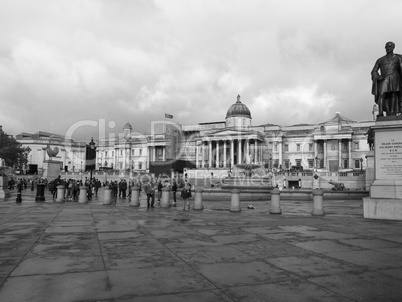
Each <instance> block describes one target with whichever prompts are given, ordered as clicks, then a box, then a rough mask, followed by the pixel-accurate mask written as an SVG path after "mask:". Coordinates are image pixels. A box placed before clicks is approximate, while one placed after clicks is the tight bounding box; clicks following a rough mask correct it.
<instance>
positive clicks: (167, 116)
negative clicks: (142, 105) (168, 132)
mask: <svg viewBox="0 0 402 302" xmlns="http://www.w3.org/2000/svg"><path fill="white" fill-rule="evenodd" d="M165 118H173V115H171V114H167V113H165Z"/></svg>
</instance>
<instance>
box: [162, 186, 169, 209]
mask: <svg viewBox="0 0 402 302" xmlns="http://www.w3.org/2000/svg"><path fill="white" fill-rule="evenodd" d="M169 196H170V188H169V187H163V188H162V197H161V202H160V206H161V208H170V206H171V204H170V202H169Z"/></svg>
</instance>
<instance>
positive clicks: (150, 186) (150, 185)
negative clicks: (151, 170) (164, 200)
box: [144, 179, 155, 209]
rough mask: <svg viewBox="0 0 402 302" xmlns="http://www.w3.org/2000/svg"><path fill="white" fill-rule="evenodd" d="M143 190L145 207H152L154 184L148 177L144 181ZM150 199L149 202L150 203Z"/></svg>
mask: <svg viewBox="0 0 402 302" xmlns="http://www.w3.org/2000/svg"><path fill="white" fill-rule="evenodd" d="M144 191H145V193H146V194H147V208H148V209H149V207H150V206H151V208H154V203H155V186H154V183H153V181H152V180H151V181H149V180H148V179H147V180H146V181H145V186H144ZM150 201H151V204H150Z"/></svg>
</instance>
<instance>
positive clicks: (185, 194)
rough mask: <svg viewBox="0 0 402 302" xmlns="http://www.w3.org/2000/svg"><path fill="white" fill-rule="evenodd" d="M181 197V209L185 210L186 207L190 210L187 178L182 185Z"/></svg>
mask: <svg viewBox="0 0 402 302" xmlns="http://www.w3.org/2000/svg"><path fill="white" fill-rule="evenodd" d="M181 197H182V198H183V211H185V210H186V207H188V209H189V210H190V201H189V198H190V197H191V184H190V183H189V182H188V181H187V180H186V181H185V182H184V187H183V189H182V190H181Z"/></svg>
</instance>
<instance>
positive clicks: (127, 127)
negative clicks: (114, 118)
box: [123, 123, 133, 130]
mask: <svg viewBox="0 0 402 302" xmlns="http://www.w3.org/2000/svg"><path fill="white" fill-rule="evenodd" d="M124 129H128V130H133V127H131V125H130V123H126V124H125V125H124V127H123V130H124Z"/></svg>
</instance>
